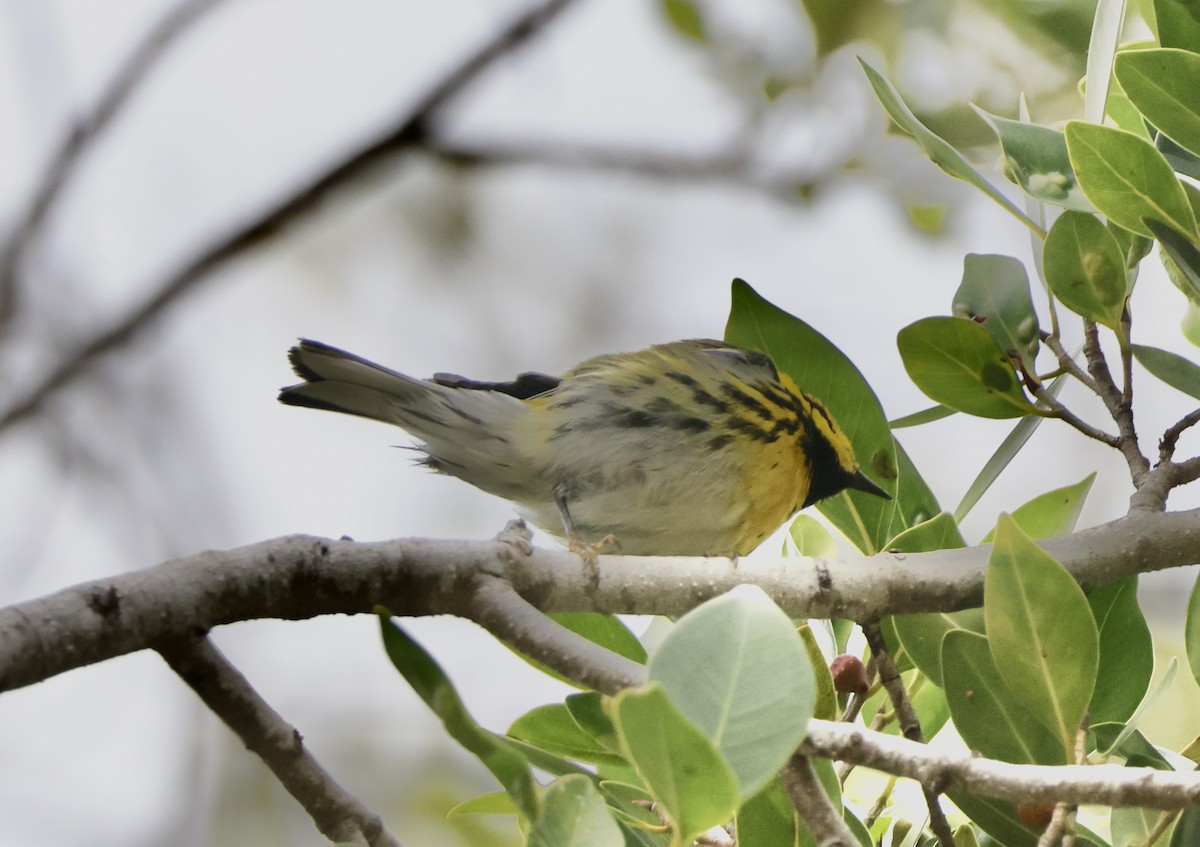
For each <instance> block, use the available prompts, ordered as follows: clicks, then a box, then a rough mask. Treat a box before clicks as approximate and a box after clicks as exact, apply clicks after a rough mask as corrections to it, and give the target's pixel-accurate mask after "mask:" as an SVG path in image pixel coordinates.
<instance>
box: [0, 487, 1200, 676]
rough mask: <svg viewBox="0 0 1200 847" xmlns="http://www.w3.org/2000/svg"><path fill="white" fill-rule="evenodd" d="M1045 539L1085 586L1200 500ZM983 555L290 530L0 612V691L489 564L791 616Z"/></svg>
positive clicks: (840, 605)
mask: <svg viewBox="0 0 1200 847" xmlns="http://www.w3.org/2000/svg"><path fill="white" fill-rule="evenodd" d="M1180 467H1183V466H1182V465H1181V466H1180ZM1198 470H1200V468H1198ZM1042 546H1043V547H1044V548H1045V549H1046V550H1047V551H1048V552H1049V553H1050V554H1051V555H1053V556H1054V557H1055V558H1056V559H1058V561H1059V562H1061V563H1062V564H1063V566H1064V567H1066V568H1067V570H1068V571H1070V572H1071V573H1072V574H1073V575H1074V576H1075V578H1076V579H1077V580H1079V582H1080V583H1081V584H1082V585H1083V586H1084V588H1085V589H1089V590H1090V589H1091V588H1094V587H1096V586H1098V585H1103V584H1106V583H1109V582H1113V581H1115V580H1118V579H1122V578H1124V577H1127V576H1132V575H1134V574H1137V573H1144V572H1147V571H1153V570H1161V569H1163V568H1172V567H1179V566H1182V565H1189V564H1195V563H1198V562H1200V510H1192V511H1187V512H1137V513H1134V514H1130V515H1128V516H1126V517H1123V518H1120V519H1118V520H1115V521H1112V522H1110V523H1107V524H1103V525H1101V526H1098V527H1095V528H1092V529H1087V530H1082V531H1080V532H1077V533H1074V534H1073V535H1069V536H1065V537H1062V538H1056V539H1050V540H1047V541H1044V542H1042ZM989 553H990V548H989V547H987V546H982V547H968V548H963V549H959V550H939V551H934V552H930V553H908V554H904V553H880V554H878V555H875V556H870V557H855V558H847V559H842V560H831V559H813V558H804V557H794V558H787V559H754V558H751V559H743V560H740V561H739V562H738V563H737V564H736V565H735V564H734V563H732V562H730V561H729V560H728V559H725V558H688V557H650V556H601V557H600V566H599V580H598V581H592V580H590V579H589V578H588V576H587V574H586V572H585V569H584V567H583V565H582V563H581V561H580V559H579V557H578V556H575V555H573V554H571V553H566V552H562V551H550V550H533V551H532V552H531V554H530V555H529V556H527V557H526V556H522V557H520V558H519V559H518V558H517V557H514V556H513V548H512V545H511V544H508V543H506V542H503V541H495V540H493V541H481V542H465V541H430V540H420V539H408V540H396V541H382V542H374V543H358V542H354V541H331V540H327V539H321V538H313V537H311V536H288V537H285V538H279V539H275V540H272V541H264V542H260V543H258V544H252V545H250V546H248V547H241V548H238V549H235V550H229V551H225V552H206V553H200V554H197V555H195V556H188V557H185V558H181V559H175V560H172V561H169V562H165V563H162V564H160V565H156V566H154V567H151V568H147V569H145V570H142V571H135V572H132V573H127V574H123V575H120V576H115V577H109V578H105V579H99V580H95V581H92V582H87V583H83V584H80V585H77V586H74V587H71V588H66V589H63V590H61V591H58V592H55V593H53V594H49V595H47V596H45V597H42V598H39V599H36V600H29V601H27V602H24V603H19V604H16V605H13V606H9V607H7V608H4V609H0V691H2V690H7V689H11V688H19V687H21V686H25V685H30V684H32V683H35V682H40V681H41V680H44V679H48V678H50V677H52V676H54V675H56V674H59V673H63V672H64V671H68V670H72V669H74V668H78V667H83V666H84V665H89V664H93V663H95V662H101V661H105V660H107V659H111V658H114V657H116V656H121V655H124V654H126V653H130V652H133V651H135V650H141V649H144V648H146V647H147V646H150V645H153V644H155V643H158V642H160V641H161V640H162V639H164V638H171V637H177V636H181V635H186V634H188V633H190V632H192V631H195V630H197V629H200V630H209V629H211V628H212V627H215V626H220V625H222V624H227V623H232V622H234V621H243V620H253V619H259V618H279V619H284V620H298V619H304V618H311V617H316V616H318V615H330V614H359V613H370V612H372V611H373V610H374V609H375V608H376V606H379V605H382V606H385V607H386V608H388V609H389V610H390V611H391V612H392V613H393V614H396V615H401V616H416V615H438V614H456V615H460V616H463V617H469V616H470V615H471V614H472V608H471V604H472V603H475V602H478V601H476V600H475V599H473V597H474V594H475V593H476V591H477V590H478V580H479V575H480V574H491V575H494V576H497V577H500V578H502V579H505V580H507V581H508V582H509V583H510V584H511V585H512V586H513V588H514V589H515V590H516V592H517V593H518V594H519V595H520V596H521V597H523V598H524V599H525V600H526V601H528V602H529V603H531V604H532V605H534V606H536V607H537V608H538V609H541V610H542V611H543V612H572V611H574V612H579V611H600V612H621V613H628V614H658V615H682V614H684V613H685V612H687V611H688V610H689V609H691V608H693V607H695V606H697V605H699V604H700V603H702V602H704V601H705V600H707V599H709V598H711V597H716V596H718V595H721V594H724V593H725V592H727V591H729V590H730V589H731V588H733V587H734V586H736V585H741V584H744V583H751V584H755V585H758V586H760V587H761V588H763V590H764V591H766V592H767V593H768V594H769V595H770V596H771V597H772V598H773V599H774V600H775V602H777V603H778V604H779V605H780V606H781V608H783V610H784V611H785V612H786V613H787V614H788V615H789V616H790V617H792V618H828V617H842V618H852V619H859V620H870V619H874V618H879V617H881V616H883V615H887V614H903V613H906V612H932V611H945V612H948V611H954V610H956V609H963V608H968V607H971V606H978V605H979V604H980V603H981V602H982V598H983V575H984V569H985V568H986V566H987V559H988V555H989Z"/></svg>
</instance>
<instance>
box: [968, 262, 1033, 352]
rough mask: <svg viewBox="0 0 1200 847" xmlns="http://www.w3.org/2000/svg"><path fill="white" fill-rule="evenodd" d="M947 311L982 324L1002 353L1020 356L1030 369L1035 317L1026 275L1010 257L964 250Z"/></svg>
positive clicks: (1019, 265)
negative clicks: (961, 265)
mask: <svg viewBox="0 0 1200 847" xmlns="http://www.w3.org/2000/svg"><path fill="white" fill-rule="evenodd" d="M951 312H952V313H953V314H954V316H955V317H959V318H969V319H971V320H973V321H975V322H976V323H979V324H982V325H983V328H984V329H986V330H987V331H988V332H989V333H991V335H992V338H994V339H996V344H998V345H999V346H1000V349H1001V350H1003V351H1005V352H1006V353H1007V352H1008V351H1010V350H1012V351H1014V352H1016V353H1017V354H1018V355H1020V357H1021V359H1022V360H1023V361H1024V362H1025V367H1026V370H1028V371H1030V372H1033V370H1034V367H1033V358H1034V356H1035V355H1036V353H1037V347H1038V329H1039V328H1038V319H1037V312H1035V311H1034V309H1033V298H1032V296H1031V295H1030V293H1029V274H1027V273H1025V266H1024V265H1022V264H1021V263H1020V262H1019V261H1017V260H1016V259H1014V258H1012V257H1011V256H994V255H980V254H977V253H968V254H967V257H966V259H964V260H963V275H962V282H961V283H960V284H959V286H958V291H957V292H955V294H954V304H953V307H952V309H951Z"/></svg>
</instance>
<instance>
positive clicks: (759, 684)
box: [649, 585, 817, 799]
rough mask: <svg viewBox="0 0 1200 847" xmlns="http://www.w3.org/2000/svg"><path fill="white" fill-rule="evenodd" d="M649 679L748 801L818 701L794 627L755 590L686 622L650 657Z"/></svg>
mask: <svg viewBox="0 0 1200 847" xmlns="http://www.w3.org/2000/svg"><path fill="white" fill-rule="evenodd" d="M649 678H650V680H651V681H652V682H657V683H660V684H661V685H662V686H663V688H664V690H665V691H666V692H667V693H668V694H670V696H671V700H672V702H673V703H674V704H675V705H676V706H677V707H678V708H679V711H680V712H681V713H682V714H683V715H684V716H685V717H686V718H687V719H688V720H689V721H691V722H692V723H693V724H694V725H696V726H697V727H699V728H700V730H701V731H702V732H704V734H705V735H706V736H707V737H708V739H709V740H710V741H712V743H713V745H714V746H715V747H716V748H717V749H718V750H720V751H721V753H722V754H723V755H724V757H725V760H726V761H727V762H728V763H729V767H730V769H731V771H732V773H733V774H734V777H735V779H736V780H737V785H738V787H739V789H740V792H741V796H742V798H743V799H744V798H746V797H749V796H750V795H751V794H754V793H755V792H757V791H758V790H759V789H760V788H762V786H763V785H765V784H766V783H767V781H768V780H770V779H771V778H772V777H774V776H775V775H776V774H777V773H779V770H780V768H782V767H783V765H784V763H785V762H787V759H788V757H789V756H791V754H792V752H793V751H794V750H795V749H796V747H798V746H799V744H800V742H801V740H803V738H804V733H805V730H806V728H807V727H808V720H809V718H810V717H812V713H813V707H814V705H815V702H816V696H817V684H816V681H815V678H814V675H813V668H812V664H811V662H810V661H809V658H808V650H807V649H806V648H805V646H804V642H803V641H802V640H801V638H800V637H799V636H798V635H797V634H796V630H795V628H794V627H793V626H792V622H791V621H790V620H788V617H787V615H785V614H784V613H783V612H782V611H781V610H780V608H779V607H778V606H776V605H775V603H774V602H773V601H772V600H771V598H770V597H768V596H767V595H766V593H764V592H763V591H762V589H760V588H757V587H755V586H749V585H745V586H741V587H739V588H735V589H734V590H733V591H730V592H729V593H727V594H724V595H722V596H721V597H717V598H715V599H713V600H709V601H708V602H707V603H704V604H703V605H701V606H699V607H697V608H695V609H693V610H692V611H691V612H689V613H688V614H686V615H684V616H683V617H682V618H681V619H680V620H679V622H678V623H677V624H676V625H675V626H674V627H673V628H672V629H671V631H670V633H669V634H668V635H667V637H666V639H664V640H663V643H662V644H661V645H660V646H659V648H658V650H657V651H655V653H654V655H653V656H652V657H651V659H650V665H649Z"/></svg>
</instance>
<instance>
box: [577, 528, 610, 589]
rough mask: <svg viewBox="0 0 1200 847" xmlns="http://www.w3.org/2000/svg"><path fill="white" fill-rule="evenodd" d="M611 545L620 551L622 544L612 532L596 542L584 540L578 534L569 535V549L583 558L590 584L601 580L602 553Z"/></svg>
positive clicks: (584, 571) (584, 573)
mask: <svg viewBox="0 0 1200 847" xmlns="http://www.w3.org/2000/svg"><path fill="white" fill-rule="evenodd" d="M609 547H615V548H617V550H618V551H620V549H621V548H620V545H619V544H618V543H617V539H616V537H615V536H613V535H612V534H609V535H606V536H604V537H603V538H601V539H600V540H599V541H597V542H596V543H594V544H592V543H589V542H587V541H584V540H583V539H582V538H580V537H579V536H578V535H574V534H571V535H569V536H567V549H568V550H570V551H571V552H572V553H574V554H575V555H576V556H578V557H579V558H581V559H583V575H584V577H585V578H586V579H587V581H588V583H589V584H590V585H596V584H597V583H599V582H600V554H601V553H602V552H604V551H605V550H606V549H608V548H609Z"/></svg>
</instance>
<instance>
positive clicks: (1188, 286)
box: [1145, 220, 1200, 303]
mask: <svg viewBox="0 0 1200 847" xmlns="http://www.w3.org/2000/svg"><path fill="white" fill-rule="evenodd" d="M1145 224H1146V228H1147V229H1149V230H1150V231H1151V232H1153V233H1154V237H1155V238H1157V239H1158V243H1159V246H1160V248H1161V250H1162V254H1163V255H1162V260H1163V266H1164V267H1165V268H1166V269H1167V276H1169V277H1170V279H1171V282H1172V283H1173V284H1174V285H1175V287H1176V288H1178V289H1179V290H1180V291H1182V292H1183V293H1184V295H1186V296H1187V298H1188V300H1190V301H1191V302H1193V303H1200V250H1198V249H1196V245H1195V244H1193V243H1192V242H1191V240H1190V239H1189V238H1187V237H1186V236H1183V235H1180V234H1179V233H1178V232H1176V231H1175V230H1174V229H1172V228H1171V227H1169V226H1167V225H1166V224H1163V223H1159V222H1158V221H1152V220H1146V221H1145Z"/></svg>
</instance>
